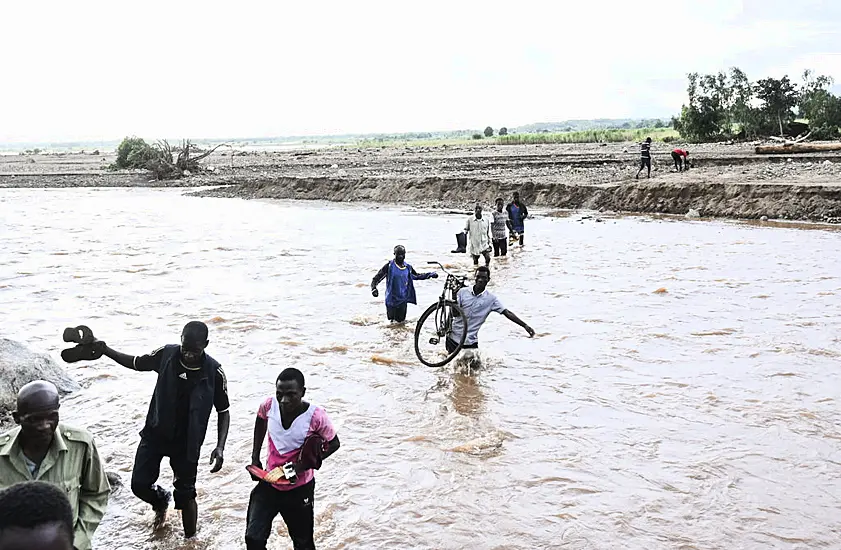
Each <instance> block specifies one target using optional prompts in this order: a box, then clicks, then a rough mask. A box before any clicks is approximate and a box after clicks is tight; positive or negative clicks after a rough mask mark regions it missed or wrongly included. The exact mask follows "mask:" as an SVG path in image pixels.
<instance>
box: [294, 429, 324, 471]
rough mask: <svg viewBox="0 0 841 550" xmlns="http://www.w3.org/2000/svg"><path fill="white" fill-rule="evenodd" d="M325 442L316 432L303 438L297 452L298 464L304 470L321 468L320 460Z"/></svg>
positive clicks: (322, 456)
mask: <svg viewBox="0 0 841 550" xmlns="http://www.w3.org/2000/svg"><path fill="white" fill-rule="evenodd" d="M326 445H327V443H326V442H325V441H324V438H323V437H321V436H320V435H318V434H310V435H308V436H307V438H306V439H304V444H303V445H301V450H300V451H299V452H298V461H297V462H298V464H299V465H300V466H301V467H302V468H300V469H304V470H318V469H319V468H321V461H322V459H323V458H324V447H325V446H326Z"/></svg>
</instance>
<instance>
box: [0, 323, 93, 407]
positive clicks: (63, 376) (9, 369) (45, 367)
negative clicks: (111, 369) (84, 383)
mask: <svg viewBox="0 0 841 550" xmlns="http://www.w3.org/2000/svg"><path fill="white" fill-rule="evenodd" d="M33 380H47V381H49V382H52V383H53V384H55V385H56V387H57V388H58V391H59V392H60V393H61V394H62V395H66V394H68V393H70V392H72V391H76V390H78V389H79V384H77V383H76V382H75V381H74V380H73V379H72V378H70V376H69V375H68V374H67V372H65V370H64V369H63V368H61V366H59V364H58V363H56V362H55V361H53V359H52V357H50V356H49V355H47V354H46V353H36V352H34V351H32V350H31V349H29V348H27V347H26V346H25V345H23V344H21V343H20V342H16V341H14V340H9V339H8V338H0V421H2V415H4V414H5V413H7V412H9V411H13V410H15V402H16V401H17V395H18V391H19V390H20V388H21V386H23V385H24V384H28V383H29V382H32V381H33Z"/></svg>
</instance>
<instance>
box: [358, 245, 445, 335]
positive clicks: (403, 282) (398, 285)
mask: <svg viewBox="0 0 841 550" xmlns="http://www.w3.org/2000/svg"><path fill="white" fill-rule="evenodd" d="M437 278H438V274H437V273H435V272H434V271H433V272H430V273H418V272H417V271H415V268H414V267H412V266H411V265H409V264H407V263H406V248H405V247H404V246H402V245H399V244H398V245H397V246H395V247H394V259H393V260H390V261H389V262H388V263H386V264H385V265H384V266H382V268H380V270H379V271H378V272H377V274H376V275H374V278H373V280H371V294H372V295H373V296H374V298H376V297H377V296H379V295H380V291H379V290H377V285H378V284H380V281H382V280H383V279H385V314H386V317H388V320H389V321H391V322H396V323H402V322H403V321H405V320H406V308H407V306H408V305H409V304H417V303H418V301H417V296H416V295H415V285H414V283H413V282H412V281H422V280H424V279H437Z"/></svg>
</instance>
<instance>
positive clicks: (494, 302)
mask: <svg viewBox="0 0 841 550" xmlns="http://www.w3.org/2000/svg"><path fill="white" fill-rule="evenodd" d="M490 280H491V270H490V268H488V267H485V266H482V267H479V268H477V269H476V282H475V283H474V284H473V288H470V287H465V288H462V289H461V290H459V291H458V294H457V295H456V297H457V299H458V305H459V306H461V309H462V311H464V316H465V317H466V318H467V319H466V321H467V336H466V337H465V338H464V345H463V346H462V348H463V349H471V348H478V347H479V329H480V328H482V325H483V324H485V321H486V320H487V319H488V316H489V315H490V314H491V312H494V311H495V312H496V313H500V314H502V315H504V316H505V318H506V319H508V320H509V321H511V322H514V323H517V324H518V325H520V326H521V327H523V328H524V329H525V330H526V332H528V333H529V338H531V337H532V336H534V330H532V328H531V327H530V326H528V325H527V324H526V323H525V322H524V321H523V320H522V319H520V318H519V317H517V316H516V315H514V312H512V311H510V310H508V309H506V308H505V306H503V305H502V302H500V301H499V298H497V297H496V296H494V295H493V294H491V293H490V292H488V291H487V290H486V287H487V286H488V282H489V281H490ZM464 322H465V319H462V318H461V317H453V325H452V329H451V330H452V334H459V335H460V334H461V333H462V331H463V330H464ZM452 334H449V335H447V341H446V346H447V352H448V353H452V352H453V351H454V350H455V349H456V348H457V347H458V342H455V341H454V340H453V338H452Z"/></svg>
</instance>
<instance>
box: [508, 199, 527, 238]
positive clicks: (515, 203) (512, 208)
mask: <svg viewBox="0 0 841 550" xmlns="http://www.w3.org/2000/svg"><path fill="white" fill-rule="evenodd" d="M505 209H506V210H508V217H509V218H510V219H511V231H512V232H514V233H516V234H517V235H518V236H519V238H520V246H523V240H524V239H523V233H525V232H526V222H525V219H526V218H528V217H529V209H528V208H526V205H525V204H523V203H522V202H520V193H518V192H517V191H514V200H512V201H511V202H509V203H508V206H506V207H505Z"/></svg>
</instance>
